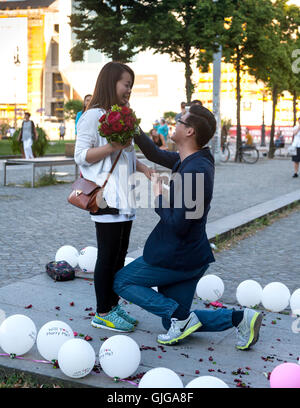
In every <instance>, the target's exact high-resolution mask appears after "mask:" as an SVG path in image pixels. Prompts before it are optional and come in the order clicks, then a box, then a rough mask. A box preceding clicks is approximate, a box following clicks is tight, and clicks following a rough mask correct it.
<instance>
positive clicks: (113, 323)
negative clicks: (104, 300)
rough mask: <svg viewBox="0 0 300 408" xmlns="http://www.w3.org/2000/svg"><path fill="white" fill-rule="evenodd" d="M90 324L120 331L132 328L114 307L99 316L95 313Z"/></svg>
mask: <svg viewBox="0 0 300 408" xmlns="http://www.w3.org/2000/svg"><path fill="white" fill-rule="evenodd" d="M91 325H92V326H93V327H97V328H98V329H108V330H113V331H118V332H121V333H127V332H132V331H133V330H134V325H133V324H130V323H128V322H127V321H126V320H124V319H123V318H122V317H121V316H120V315H119V314H118V313H117V312H116V310H114V309H113V310H112V311H111V312H109V313H108V314H107V315H106V316H99V315H98V313H96V314H95V316H94V318H93V320H92V322H91Z"/></svg>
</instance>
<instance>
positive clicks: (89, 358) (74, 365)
mask: <svg viewBox="0 0 300 408" xmlns="http://www.w3.org/2000/svg"><path fill="white" fill-rule="evenodd" d="M95 361H96V354H95V350H94V349H93V347H92V346H91V345H90V344H89V343H88V342H87V341H86V340H82V339H71V340H68V341H66V342H65V343H64V344H63V345H62V346H61V348H60V349H59V351H58V365H59V368H60V369H61V371H62V372H63V373H64V374H65V375H67V376H68V377H71V378H82V377H85V376H87V375H88V374H89V373H90V372H91V371H92V369H93V367H94V365H95Z"/></svg>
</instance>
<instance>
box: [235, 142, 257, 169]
mask: <svg viewBox="0 0 300 408" xmlns="http://www.w3.org/2000/svg"><path fill="white" fill-rule="evenodd" d="M239 158H240V161H244V162H245V163H248V164H254V163H256V162H257V161H258V159H259V151H258V150H257V148H256V147H255V146H254V145H251V146H248V145H246V144H243V145H242V146H240V148H239Z"/></svg>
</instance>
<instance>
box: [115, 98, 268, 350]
mask: <svg viewBox="0 0 300 408" xmlns="http://www.w3.org/2000/svg"><path fill="white" fill-rule="evenodd" d="M215 130H216V120H215V117H214V115H213V114H212V113H211V112H210V111H209V110H208V109H206V108H204V107H203V106H199V105H198V106H197V105H194V106H191V108H190V110H189V112H188V113H186V114H185V115H183V116H182V117H181V119H179V120H178V122H177V125H176V129H175V132H174V134H173V135H172V139H173V140H174V141H175V142H176V144H177V147H178V151H179V153H175V152H167V151H162V150H160V149H158V148H157V147H156V146H155V145H154V144H153V142H152V141H151V140H150V139H149V138H148V137H147V136H145V134H144V133H143V132H141V134H140V135H139V136H136V138H135V142H136V143H137V144H138V146H139V147H140V149H141V150H142V152H143V153H144V154H145V156H146V158H147V159H148V160H151V161H153V162H155V163H157V164H160V165H162V166H165V167H167V168H169V169H172V177H171V183H170V200H169V202H168V201H167V200H166V199H165V198H164V197H163V195H162V183H161V180H160V179H159V177H158V175H155V177H153V191H154V195H155V212H156V213H157V214H158V215H159V217H160V221H159V222H158V224H157V225H156V227H155V228H154V230H153V231H152V232H151V234H150V235H149V237H148V239H147V241H146V244H145V247H144V251H143V256H141V257H139V258H137V259H136V260H135V261H133V262H131V263H130V264H128V265H127V266H126V267H124V268H123V269H121V270H120V271H119V272H117V274H116V276H115V282H114V289H115V291H116V293H118V294H119V295H120V296H122V297H123V298H124V299H126V300H128V301H130V302H132V303H135V304H136V305H138V306H140V307H142V308H143V309H145V310H147V311H149V312H150V313H153V314H155V315H157V316H159V317H161V318H162V324H163V326H164V328H165V329H166V330H167V333H164V334H160V335H158V337H157V342H158V343H160V344H164V345H173V344H176V343H178V342H180V341H181V340H183V339H184V338H186V337H187V336H189V335H191V334H192V333H193V332H196V331H223V330H227V329H229V328H232V327H236V328H237V343H236V347H237V348H238V349H240V350H247V349H249V348H250V347H251V346H252V345H254V344H255V343H256V342H257V340H258V335H259V330H260V326H261V322H262V314H261V313H260V312H257V311H255V310H251V309H248V308H246V309H244V310H239V311H236V310H234V309H219V310H216V311H208V310H194V311H191V310H190V308H191V305H192V301H193V297H194V293H195V290H196V287H197V283H198V281H199V279H200V278H201V277H202V276H203V275H204V273H205V272H206V270H207V269H208V267H209V264H210V263H212V262H214V261H215V259H214V256H213V253H212V250H211V247H210V244H209V241H208V238H207V235H206V231H205V228H206V222H207V215H208V212H209V209H210V203H211V199H212V194H213V183H214V171H215V168H214V158H213V156H212V154H211V152H210V149H209V147H204V146H206V145H207V143H208V142H209V140H210V139H211V138H212V137H213V135H214V133H215ZM201 174H202V175H203V176H204V177H203V178H202V180H203V184H202V187H201V188H199V183H200V184H201V182H199V179H200V180H201V177H200V178H199V179H198V181H197V178H198V177H199V175H201ZM199 193H200V194H199ZM187 195H189V197H188V196H187ZM179 203H181V205H179ZM198 206H199V207H198ZM154 286H157V287H158V292H156V291H155V290H153V289H152V288H153V287H154Z"/></svg>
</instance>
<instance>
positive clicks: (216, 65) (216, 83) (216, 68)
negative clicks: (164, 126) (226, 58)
mask: <svg viewBox="0 0 300 408" xmlns="http://www.w3.org/2000/svg"><path fill="white" fill-rule="evenodd" d="M218 1H219V0H213V2H214V3H217V2H218ZM218 47H219V48H218V51H217V52H215V53H214V55H213V114H214V116H215V118H216V121H217V127H216V132H215V135H214V138H213V141H212V142H213V144H212V148H213V155H214V159H215V163H216V164H219V163H220V161H221V114H220V93H221V62H222V46H221V45H219V46H218Z"/></svg>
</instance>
